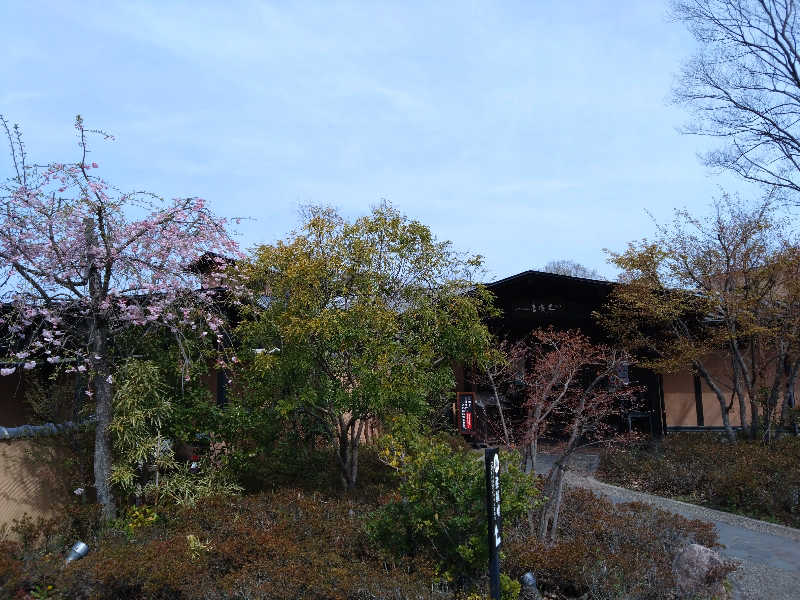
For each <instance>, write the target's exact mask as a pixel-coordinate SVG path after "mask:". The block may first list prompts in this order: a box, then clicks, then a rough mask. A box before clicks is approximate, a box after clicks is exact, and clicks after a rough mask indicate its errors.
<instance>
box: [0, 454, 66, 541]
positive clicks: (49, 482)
mask: <svg viewBox="0 0 800 600" xmlns="http://www.w3.org/2000/svg"><path fill="white" fill-rule="evenodd" d="M59 454H60V453H59V450H58V445H56V444H49V443H48V444H43V443H41V441H40V440H36V439H18V440H11V441H2V442H0V465H2V468H0V527H2V525H3V524H7V525H8V526H10V525H11V523H12V521H13V520H14V519H19V518H20V517H22V515H23V514H25V513H28V514H29V515H31V516H32V517H33V518H36V517H39V516H51V515H52V514H53V512H54V510H55V509H56V508H57V507H58V506H59V505H61V504H63V503H64V502H66V501H68V500H69V494H70V491H69V490H68V487H69V482H66V481H64V480H63V470H59V468H58V465H59V462H60V461H59V459H60V458H61V457H60V456H59Z"/></svg>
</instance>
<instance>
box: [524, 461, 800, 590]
mask: <svg viewBox="0 0 800 600" xmlns="http://www.w3.org/2000/svg"><path fill="white" fill-rule="evenodd" d="M576 459H577V460H576V461H575V463H574V464H573V468H574V470H573V471H570V472H569V473H568V474H567V479H566V483H567V484H568V485H572V486H579V487H584V488H588V489H591V490H592V491H594V492H597V493H599V494H603V495H604V496H607V497H608V498H610V499H611V500H613V501H614V502H632V501H637V502H647V503H648V504H651V505H653V506H656V507H658V508H661V509H664V510H668V511H670V512H673V513H677V514H679V515H682V516H684V517H686V518H689V519H700V520H703V521H710V522H712V523H714V525H716V527H717V532H718V534H719V540H720V543H721V544H723V545H724V546H725V548H724V549H723V550H721V552H720V553H721V554H722V555H723V556H725V557H726V558H730V559H733V560H735V561H736V562H738V563H739V568H738V569H737V570H736V571H735V572H734V573H733V574H732V575H731V576H730V582H731V584H732V585H733V599H734V600H800V529H794V528H791V527H784V526H783V525H776V524H773V523H767V522H765V521H758V520H756V519H750V518H748V517H742V516H739V515H735V514H732V513H727V512H722V511H718V510H712V509H709V508H705V507H702V506H697V505H695V504H688V503H686V502H680V501H678V500H671V499H669V498H662V497H660V496H653V495H651V494H645V493H642V492H636V491H633V490H629V489H626V488H621V487H618V486H615V485H610V484H607V483H603V482H601V481H598V480H597V479H595V478H594V477H593V473H594V471H595V470H596V467H597V457H596V455H591V454H587V455H583V456H578V457H576ZM551 465H552V457H551V456H548V455H541V457H537V468H536V470H537V472H542V473H546V472H547V471H549V469H550V466H551Z"/></svg>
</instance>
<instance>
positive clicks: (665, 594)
mask: <svg viewBox="0 0 800 600" xmlns="http://www.w3.org/2000/svg"><path fill="white" fill-rule="evenodd" d="M505 538H506V540H507V541H506V544H505V555H506V557H505V561H504V563H503V568H504V570H506V571H508V573H509V574H510V575H511V576H513V577H519V576H521V575H522V574H523V573H524V572H526V571H528V570H531V571H533V572H534V573H536V575H537V578H538V580H539V583H540V584H541V586H542V588H543V589H544V590H547V591H550V592H552V593H553V594H554V595H556V597H560V598H561V597H564V598H573V597H581V598H592V599H595V600H603V599H619V598H625V599H626V600H666V599H671V598H674V597H675V581H674V578H673V574H672V562H673V560H674V559H675V557H676V556H677V554H678V553H679V552H680V551H681V550H682V549H683V548H685V547H686V546H687V545H688V544H692V543H696V544H702V545H704V546H707V547H710V548H714V547H717V546H718V545H719V544H718V542H717V535H716V532H715V530H714V526H713V525H712V524H710V523H705V522H703V521H691V520H688V519H685V518H683V517H681V516H679V515H675V514H672V513H669V512H666V511H663V510H659V509H656V508H653V507H652V506H649V505H647V504H642V503H635V502H634V503H626V504H617V505H615V504H613V503H612V502H610V501H609V500H606V499H605V498H603V497H600V496H597V495H595V494H593V493H592V492H590V491H588V490H583V489H573V490H569V491H568V492H567V493H566V495H565V498H564V504H563V506H562V513H561V518H560V523H559V530H558V541H557V543H556V544H555V545H554V546H545V545H542V544H540V543H538V542H535V541H534V540H532V539H530V538H529V537H527V535H526V532H525V531H513V532H508V533H506V535H505ZM731 570H733V566H732V565H729V567H728V568H727V569H726V571H725V572H724V573H720V574H719V575H720V577H724V576H725V575H727V573H728V572H730V571H731Z"/></svg>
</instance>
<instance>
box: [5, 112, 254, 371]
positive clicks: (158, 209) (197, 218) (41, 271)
mask: <svg viewBox="0 0 800 600" xmlns="http://www.w3.org/2000/svg"><path fill="white" fill-rule="evenodd" d="M76 128H77V129H78V131H79V135H80V144H81V149H82V151H83V156H82V158H81V160H80V161H78V162H77V163H51V164H49V165H46V166H43V167H37V166H29V165H26V164H24V160H22V159H24V149H23V148H22V146H21V144H20V145H19V147H14V144H13V140H12V149H13V151H14V152H13V153H12V157H14V159H15V160H14V164H15V165H16V167H17V168H16V175H15V176H14V177H12V178H11V179H9V180H8V181H7V182H6V183H5V184H2V188H0V259H2V265H3V266H2V267H0V269H2V272H0V276H1V277H0V293H1V294H2V299H3V301H4V306H6V307H9V306H13V307H15V310H14V311H11V312H8V311H6V312H8V314H6V313H4V314H3V316H2V322H0V327H2V328H3V329H5V331H6V332H7V333H8V334H9V335H10V336H12V337H13V338H14V339H13V340H11V341H10V342H9V344H10V347H16V348H19V347H22V348H24V351H23V352H22V353H20V354H17V358H18V359H19V360H20V361H23V360H24V361H25V362H24V365H23V366H24V368H25V369H29V368H33V367H35V365H36V360H34V358H35V359H37V360H44V361H47V362H49V363H51V364H58V363H61V362H66V363H68V364H69V366H68V367H67V369H68V370H75V371H81V372H82V371H85V370H86V369H87V368H90V367H91V364H92V356H91V353H89V352H88V351H87V349H86V348H87V343H86V323H88V322H99V321H102V322H103V323H106V324H107V326H108V328H109V331H110V332H111V333H112V334H113V333H114V332H117V331H119V330H121V329H123V328H126V327H130V326H149V327H157V326H162V327H166V328H168V329H169V330H172V331H177V330H178V329H180V328H190V329H192V330H194V331H198V332H200V333H201V334H204V335H208V334H211V335H215V336H216V338H217V339H218V340H220V341H221V340H222V337H221V335H220V334H219V331H220V328H221V327H222V325H223V323H224V321H223V319H222V318H221V317H220V314H219V311H218V309H217V308H216V307H215V305H214V299H213V294H211V293H210V292H209V290H206V289H200V288H199V287H198V276H197V273H195V272H193V270H192V269H191V268H190V267H191V266H192V265H193V263H194V262H195V261H197V260H198V259H199V258H200V257H202V256H204V255H205V256H211V257H213V259H212V260H211V261H210V263H211V264H212V265H213V266H212V269H211V271H212V272H211V273H210V276H211V278H212V280H213V281H216V282H220V283H221V282H224V283H225V285H226V287H227V288H229V290H233V291H234V292H235V288H236V286H235V285H234V284H233V283H232V282H231V281H229V280H228V279H227V278H226V277H225V273H224V269H225V268H226V266H227V262H226V260H225V259H222V258H221V256H227V257H230V258H231V259H239V258H242V257H243V255H242V253H241V252H240V250H239V247H238V245H237V243H236V242H235V240H234V239H233V238H232V237H231V235H230V234H229V233H228V231H227V221H226V219H221V218H218V217H217V216H215V215H214V214H213V213H212V212H211V210H210V209H209V208H208V206H207V204H206V202H205V201H204V200H203V199H201V198H174V199H172V200H165V199H162V198H160V197H157V196H155V195H152V194H146V193H140V192H133V193H120V192H118V191H117V190H116V189H115V188H113V187H112V186H111V185H109V184H108V183H107V182H106V181H105V180H104V179H102V178H101V177H99V176H97V175H95V174H94V172H95V171H96V170H97V169H98V165H97V163H96V162H90V161H87V160H86V154H87V153H88V148H87V145H86V134H87V133H88V131H87V130H86V129H84V127H83V123H82V121H80V120H77V121H76ZM104 135H105V134H104ZM106 137H110V136H106ZM17 159H19V161H18V160H17ZM142 209H144V213H145V216H144V217H143V218H131V216H130V215H131V213H132V212H134V211H136V212H138V213H141V211H142ZM234 295H235V294H234ZM15 369H16V368H15V367H13V368H12V367H8V368H4V369H2V371H0V375H10V374H12V373H14V372H15Z"/></svg>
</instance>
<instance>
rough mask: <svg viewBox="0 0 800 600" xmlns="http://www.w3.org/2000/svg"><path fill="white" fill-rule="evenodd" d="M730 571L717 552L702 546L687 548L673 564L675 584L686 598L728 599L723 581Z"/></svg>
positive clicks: (690, 545)
mask: <svg viewBox="0 0 800 600" xmlns="http://www.w3.org/2000/svg"><path fill="white" fill-rule="evenodd" d="M729 571H730V568H729V565H728V563H727V562H726V561H725V560H723V558H722V557H721V556H720V555H719V554H718V553H717V552H714V551H713V550H711V549H710V548H706V547H705V546H701V545H700V544H689V545H688V546H686V548H684V549H683V550H681V552H680V553H679V554H678V555H677V556H676V557H675V561H674V562H673V563H672V572H673V574H674V576H675V584H676V585H677V587H678V591H679V592H680V593H681V595H682V597H686V598H692V597H694V596H695V595H701V594H706V595H710V596H713V597H715V598H720V599H721V598H727V597H728V596H727V592H726V591H725V587H724V586H723V581H724V580H725V576H726V575H727V574H728V572H729Z"/></svg>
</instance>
